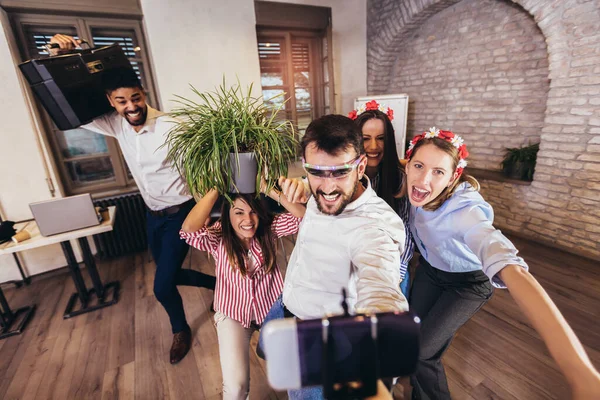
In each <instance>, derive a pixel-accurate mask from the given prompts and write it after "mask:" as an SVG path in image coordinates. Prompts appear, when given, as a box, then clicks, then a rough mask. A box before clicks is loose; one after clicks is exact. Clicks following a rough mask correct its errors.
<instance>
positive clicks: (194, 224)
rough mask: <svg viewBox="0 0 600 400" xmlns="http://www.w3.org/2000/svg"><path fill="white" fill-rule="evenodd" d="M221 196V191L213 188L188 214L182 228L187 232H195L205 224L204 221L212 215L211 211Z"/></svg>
mask: <svg viewBox="0 0 600 400" xmlns="http://www.w3.org/2000/svg"><path fill="white" fill-rule="evenodd" d="M218 198H219V192H217V191H216V190H215V189H211V190H210V191H209V192H208V193H206V195H204V197H202V198H201V199H200V201H199V202H198V203H196V205H195V206H194V208H192V211H190V213H189V214H188V216H187V217H186V219H185V221H183V225H182V226H181V230H182V231H184V232H187V233H193V232H196V231H197V230H199V229H200V228H202V227H203V226H204V223H205V222H206V220H207V219H208V217H210V211H211V210H212V208H213V206H214V205H215V203H216V202H217V199H218Z"/></svg>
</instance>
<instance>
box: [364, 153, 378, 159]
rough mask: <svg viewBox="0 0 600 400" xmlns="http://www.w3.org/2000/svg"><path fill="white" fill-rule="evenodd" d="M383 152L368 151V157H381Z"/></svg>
mask: <svg viewBox="0 0 600 400" xmlns="http://www.w3.org/2000/svg"><path fill="white" fill-rule="evenodd" d="M380 156H381V153H367V158H379V157H380Z"/></svg>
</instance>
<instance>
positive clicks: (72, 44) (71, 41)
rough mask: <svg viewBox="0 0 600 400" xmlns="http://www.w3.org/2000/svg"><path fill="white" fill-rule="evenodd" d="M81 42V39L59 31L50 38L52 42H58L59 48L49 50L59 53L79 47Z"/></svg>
mask: <svg viewBox="0 0 600 400" xmlns="http://www.w3.org/2000/svg"><path fill="white" fill-rule="evenodd" d="M81 43H82V41H81V40H79V39H75V38H74V37H72V36H69V35H63V34H61V33H57V34H56V35H54V36H52V38H51V39H50V44H56V45H58V48H50V49H49V51H50V54H52V55H57V54H61V53H64V52H67V51H69V50H73V49H75V48H76V47H78V46H79V45H80V44H81Z"/></svg>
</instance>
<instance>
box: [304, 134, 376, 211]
mask: <svg viewBox="0 0 600 400" xmlns="http://www.w3.org/2000/svg"><path fill="white" fill-rule="evenodd" d="M358 156H359V155H358V154H357V153H356V151H355V150H354V149H353V148H347V149H346V150H345V151H340V152H339V153H338V154H336V155H331V154H329V153H327V152H325V151H323V150H320V149H318V148H317V146H316V145H315V144H314V143H311V144H309V145H308V146H307V147H306V150H305V153H304V158H305V161H306V163H309V164H312V165H318V166H338V165H343V164H348V163H350V162H352V161H353V160H356V159H357V157H358ZM366 164H367V161H366V159H365V158H364V157H362V158H361V159H360V161H359V162H358V164H357V166H356V168H353V169H352V170H350V171H349V172H348V174H346V175H345V176H341V177H334V176H331V175H329V176H327V177H318V176H315V175H311V174H310V173H309V174H308V183H309V185H310V191H311V192H312V195H313V196H314V198H315V200H316V202H317V207H318V208H319V211H321V212H322V213H323V214H328V215H339V214H341V213H342V211H344V209H345V208H346V206H347V205H348V204H349V203H350V202H352V201H354V200H356V199H357V198H358V196H360V194H361V193H362V190H360V188H359V186H360V185H359V181H360V179H361V178H362V176H363V174H364V172H365V168H366ZM360 187H362V186H360Z"/></svg>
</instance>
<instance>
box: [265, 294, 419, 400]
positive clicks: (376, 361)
mask: <svg viewBox="0 0 600 400" xmlns="http://www.w3.org/2000/svg"><path fill="white" fill-rule="evenodd" d="M343 297H344V299H343V301H342V307H344V311H345V312H344V314H343V315H340V316H335V317H325V318H322V319H313V320H304V321H301V320H298V319H296V318H286V319H277V320H272V321H270V322H268V323H267V324H266V325H265V326H264V327H263V328H262V335H263V346H264V353H265V358H266V361H267V376H268V379H269V383H270V384H271V386H272V387H273V388H274V389H276V390H290V389H300V388H303V387H309V386H322V387H323V394H324V396H325V398H326V399H361V398H365V397H369V396H374V395H375V394H376V393H377V380H378V379H381V378H394V377H398V376H407V375H410V374H412V373H413V372H414V371H415V368H416V365H417V360H418V357H419V329H420V320H419V318H418V317H417V316H415V315H414V314H411V313H403V312H387V313H378V314H357V315H349V314H348V311H347V310H348V306H347V304H346V300H345V291H344V293H343Z"/></svg>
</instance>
